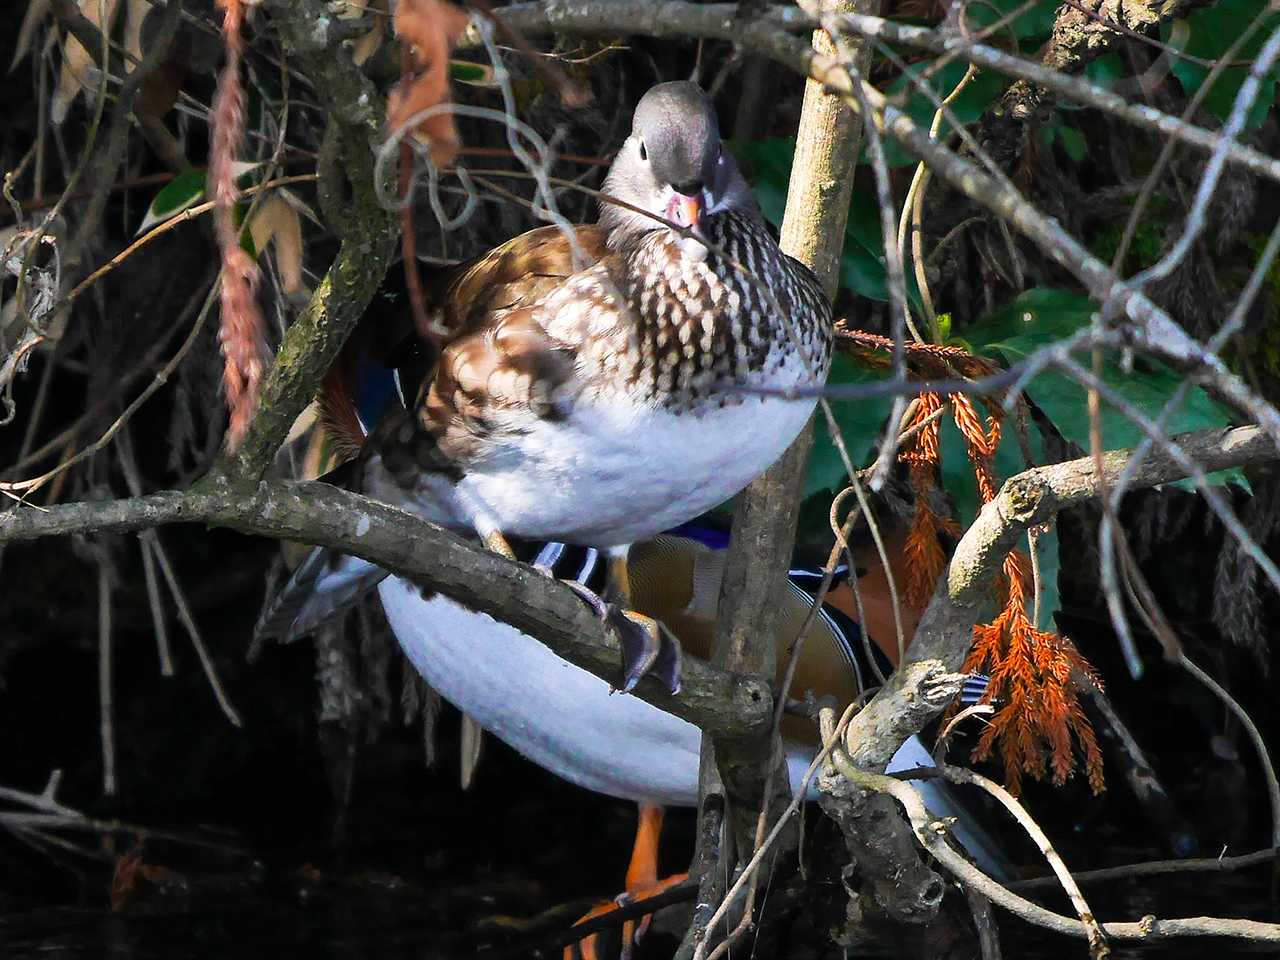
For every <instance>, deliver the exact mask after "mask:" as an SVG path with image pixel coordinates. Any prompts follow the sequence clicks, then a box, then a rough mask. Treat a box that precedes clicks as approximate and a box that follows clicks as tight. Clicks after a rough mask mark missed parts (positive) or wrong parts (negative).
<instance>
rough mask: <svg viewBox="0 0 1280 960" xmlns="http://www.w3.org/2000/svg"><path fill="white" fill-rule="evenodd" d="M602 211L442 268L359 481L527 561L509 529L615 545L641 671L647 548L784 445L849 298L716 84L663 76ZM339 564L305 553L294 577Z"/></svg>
mask: <svg viewBox="0 0 1280 960" xmlns="http://www.w3.org/2000/svg"><path fill="white" fill-rule="evenodd" d="M604 192H605V194H606V195H608V196H610V197H612V198H614V199H616V200H617V201H620V204H612V203H606V204H603V205H602V209H601V211H600V219H599V222H598V223H596V224H592V225H587V226H582V227H577V228H573V229H566V230H562V229H560V228H559V227H555V226H551V227H543V228H540V229H536V230H533V231H530V232H529V233H526V234H523V235H521V236H519V237H516V238H515V239H513V240H511V241H509V242H507V243H506V244H504V245H502V246H501V247H498V248H497V249H495V250H493V251H492V252H490V253H489V254H487V255H485V256H482V257H480V258H478V259H476V260H474V261H470V262H468V263H464V264H461V265H460V266H457V267H454V268H450V269H446V270H441V271H437V272H435V273H434V274H433V275H431V276H430V277H428V278H426V281H425V282H426V286H427V288H428V292H429V298H430V301H431V305H430V310H431V321H432V324H433V327H434V328H435V329H438V330H443V331H447V333H446V335H445V343H444V344H443V347H442V350H441V352H440V354H439V358H438V360H437V361H436V362H435V364H434V366H433V367H432V368H431V370H430V371H429V372H428V374H427V376H426V377H425V379H424V380H423V381H422V383H421V386H420V387H417V393H416V396H415V397H414V399H413V402H412V403H410V404H409V405H408V407H407V409H404V410H402V411H400V412H398V413H396V414H393V415H392V416H390V417H388V418H386V419H385V420H383V422H382V423H380V424H379V425H378V426H377V427H376V428H375V429H374V430H373V431H372V433H371V434H370V436H369V438H368V442H367V443H365V444H364V445H363V447H362V450H361V454H360V457H359V458H358V459H357V461H356V462H355V464H354V465H353V466H352V467H351V468H350V469H349V470H348V471H347V473H346V476H345V478H344V479H345V480H346V482H347V483H349V484H350V485H351V486H353V487H354V488H355V489H358V490H361V491H363V492H365V493H368V494H369V495H371V496H374V497H377V498H379V499H382V500H386V501H388V502H390V503H393V504H396V505H399V506H402V507H403V508H405V509H406V510H409V511H411V512H413V513H415V514H418V515H419V516H422V517H424V518H425V519H428V520H431V521H433V522H435V523H439V524H442V525H444V526H446V527H449V528H451V529H454V530H456V531H458V532H461V533H464V534H468V535H476V536H478V537H479V538H480V539H481V540H482V541H483V542H484V543H485V544H486V545H487V546H489V547H490V548H491V549H493V550H495V551H497V552H500V553H503V554H504V555H507V556H513V555H514V554H513V553H512V550H511V546H510V543H509V542H508V541H509V539H513V538H520V539H526V540H555V541H559V542H564V543H569V544H575V545H581V546H589V547H594V548H596V549H600V550H604V551H605V552H606V554H607V556H608V558H609V561H610V563H612V564H613V573H614V574H615V575H614V576H612V577H611V579H610V587H611V589H612V592H613V594H614V595H615V596H616V597H617V599H619V600H620V601H621V602H622V605H623V607H624V609H623V610H621V611H619V610H618V609H617V608H615V607H613V606H612V605H611V604H605V603H604V602H602V601H601V600H600V598H599V597H598V595H596V594H594V593H590V592H587V591H585V590H582V589H581V588H579V593H580V594H581V595H582V596H583V598H584V599H585V600H587V601H588V602H589V603H591V605H592V606H593V607H594V608H595V609H596V610H597V612H599V613H600V614H601V615H602V616H604V617H606V618H607V619H608V620H609V622H610V623H611V624H612V625H613V626H614V627H615V628H616V629H617V631H618V633H619V635H620V637H621V639H622V645H623V651H624V683H623V686H624V687H625V688H630V687H631V686H632V685H634V683H635V682H637V681H638V680H639V678H640V676H642V675H643V674H644V673H645V672H647V671H648V670H649V669H650V668H651V667H653V666H654V665H655V664H656V667H657V669H658V671H659V672H658V673H656V675H658V676H659V677H660V679H662V680H664V681H665V682H666V683H667V684H668V685H669V686H670V687H671V688H672V689H675V688H677V687H678V684H679V677H678V656H676V655H675V654H674V652H673V651H671V650H670V649H669V648H668V645H669V641H668V638H667V637H666V635H665V634H664V633H663V632H662V631H661V629H660V625H659V624H657V623H655V622H654V621H653V620H652V619H651V618H647V617H644V616H641V615H639V614H637V613H635V612H634V611H632V610H630V609H629V608H630V606H631V605H630V604H629V603H628V602H627V597H626V595H625V593H626V580H625V578H623V577H622V576H621V574H622V573H623V572H624V570H625V562H626V553H627V549H628V547H629V545H630V544H632V543H635V542H637V541H640V540H644V539H646V538H649V537H652V536H654V535H656V534H658V533H660V532H661V531H663V530H666V529H668V528H670V527H673V526H676V525H678V524H680V523H684V522H685V521H688V520H690V519H692V518H694V517H696V516H698V515H699V514H702V513H703V512H705V511H707V510H709V509H711V508H712V507H714V506H716V505H717V504H719V503H722V502H724V501H725V500H727V499H728V498H730V497H732V496H733V495H734V494H735V493H737V492H738V491H739V490H741V489H742V488H743V487H745V486H746V485H747V484H748V483H750V482H751V481H752V480H753V479H755V478H756V477H757V476H759V475H760V474H761V473H763V472H764V470H765V469H766V468H767V467H768V466H769V465H770V464H771V463H773V461H774V460H776V459H777V458H778V456H780V455H781V454H782V452H783V451H784V450H786V448H787V446H788V445H789V444H790V443H791V441H792V440H794V439H795V437H796V435H797V434H798V433H799V431H800V429H801V428H802V427H803V426H804V424H805V423H806V421H807V420H808V418H809V415H810V413H811V412H812V410H813V407H814V403H815V400H814V399H813V397H811V396H810V397H804V398H798V399H796V398H784V397H782V396H778V395H769V396H766V395H763V394H761V393H753V392H752V390H753V389H754V390H760V389H769V390H784V389H788V388H806V387H815V386H821V385H822V384H823V383H824V382H825V380H826V376H827V371H828V368H829V367H830V362H831V349H832V317H831V308H830V304H829V303H828V301H827V298H826V296H825V294H824V292H823V290H822V286H821V284H820V283H819V282H818V279H817V278H816V277H815V276H814V274H813V273H812V272H811V271H810V270H809V269H808V268H807V267H805V266H804V265H803V264H801V263H800V262H799V261H797V260H795V259H793V258H791V257H789V256H787V255H786V254H784V253H783V252H782V251H781V250H780V249H779V248H778V244H777V242H776V241H775V240H774V238H773V236H772V235H771V234H770V232H769V230H768V228H767V227H766V225H765V221H764V219H763V218H762V216H761V214H760V211H759V208H758V207H757V206H756V203H755V201H754V199H753V198H752V195H751V191H750V189H749V188H748V186H747V183H746V181H745V180H744V179H743V177H742V174H741V173H740V172H739V170H738V166H737V164H736V163H735V161H734V159H733V157H732V156H731V155H730V154H729V152H728V151H727V150H725V148H724V145H723V143H722V142H721V139H720V133H719V127H718V124H717V121H716V115H715V111H714V108H713V106H712V104H711V101H710V99H709V98H708V97H707V96H706V94H704V93H703V92H702V90H701V89H699V88H698V86H697V85H696V84H693V83H689V82H676V83H663V84H659V85H658V86H656V87H654V88H652V89H651V90H649V91H648V92H647V93H646V94H645V95H644V97H643V98H642V99H641V100H640V103H639V105H638V106H637V107H636V111H635V117H634V123H633V127H632V130H631V134H630V136H629V137H628V138H627V140H626V141H625V142H624V143H623V145H622V147H621V148H620V150H619V151H618V153H617V156H616V157H615V159H614V161H613V164H612V166H611V168H610V170H609V172H608V175H607V176H606V178H605V182H604ZM329 566H330V563H329V560H328V557H327V556H326V555H325V553H324V552H323V551H316V553H315V554H314V555H313V556H312V557H311V558H310V559H309V560H308V561H307V562H306V563H305V564H304V565H303V567H302V568H301V569H300V571H299V576H298V578H297V581H296V583H295V585H294V592H295V593H297V592H304V593H305V592H307V591H308V590H309V589H310V586H311V583H312V582H313V581H314V580H315V579H316V578H317V577H319V576H320V575H321V574H322V573H323V571H324V570H326V569H328V567H329Z"/></svg>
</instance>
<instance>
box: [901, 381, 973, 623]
mask: <svg viewBox="0 0 1280 960" xmlns="http://www.w3.org/2000/svg"><path fill="white" fill-rule="evenodd" d="M941 409H942V398H941V397H940V396H939V395H938V394H936V393H933V392H931V391H930V392H925V393H922V394H920V396H919V397H918V398H917V405H916V412H915V415H914V416H913V417H912V418H911V422H910V424H909V426H908V429H911V430H915V431H916V432H915V433H914V434H912V435H911V437H910V438H909V439H908V440H907V441H906V442H905V443H904V444H903V446H902V449H901V451H899V453H898V459H899V460H901V461H903V462H904V463H906V464H907V468H908V472H909V474H910V477H911V489H912V491H913V492H914V493H915V514H914V515H913V516H912V518H911V528H910V529H909V530H908V531H907V539H906V543H905V545H904V547H903V551H904V553H905V554H906V558H905V559H906V561H907V585H906V599H907V603H909V604H911V605H912V606H914V607H917V608H921V609H922V608H923V607H924V606H925V605H926V604H927V603H928V602H929V597H930V596H932V594H933V588H934V585H935V584H936V583H937V582H938V577H939V576H941V575H942V571H943V570H944V569H945V568H946V566H947V553H946V551H945V550H944V549H943V547H942V542H941V540H940V538H939V534H943V533H945V534H946V535H947V536H949V537H952V538H954V537H958V536H960V525H959V524H958V523H956V521H955V520H954V519H953V518H951V517H949V516H945V515H943V514H940V513H938V512H937V511H936V510H934V508H933V492H934V489H935V487H936V485H937V481H936V479H935V474H936V472H937V467H938V462H939V460H940V459H941V456H940V450H939V447H938V417H937V416H936V414H937V413H938V412H939V411H941Z"/></svg>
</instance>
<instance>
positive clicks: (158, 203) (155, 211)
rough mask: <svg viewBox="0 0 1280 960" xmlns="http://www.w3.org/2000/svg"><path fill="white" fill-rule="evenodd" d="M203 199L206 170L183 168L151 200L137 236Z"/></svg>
mask: <svg viewBox="0 0 1280 960" xmlns="http://www.w3.org/2000/svg"><path fill="white" fill-rule="evenodd" d="M202 199H204V171H203V170H196V169H195V168H194V167H192V168H189V169H187V170H183V171H182V172H181V173H180V174H178V175H177V176H176V177H174V178H173V179H172V180H170V181H169V182H168V183H166V184H165V185H164V186H163V187H162V188H161V189H160V192H159V193H157V194H156V196H155V199H154V200H152V201H151V206H149V207H147V215H146V216H145V217H143V218H142V225H141V226H140V227H138V233H137V234H135V236H137V235H139V234H143V233H146V232H147V231H148V230H150V229H151V228H152V227H154V226H155V225H156V224H159V223H163V222H164V221H166V220H168V219H169V218H170V217H174V216H177V215H178V214H179V213H181V212H182V211H183V210H186V209H187V208H189V207H194V206H195V205H196V204H197V203H199V202H200V201H201V200H202Z"/></svg>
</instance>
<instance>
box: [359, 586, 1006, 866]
mask: <svg viewBox="0 0 1280 960" xmlns="http://www.w3.org/2000/svg"><path fill="white" fill-rule="evenodd" d="M378 592H379V594H381V597H382V606H383V609H384V610H385V611H386V614H387V619H388V621H390V623H391V628H392V630H393V631H394V632H395V634H396V637H397V638H398V639H399V641H400V645H401V646H402V647H403V648H404V652H405V653H406V654H407V655H408V657H409V659H410V660H411V661H412V662H413V665H414V667H416V668H417V670H418V672H419V673H420V674H421V675H422V677H423V679H425V680H426V681H427V683H429V684H430V685H431V686H432V687H433V688H435V689H436V690H437V691H438V692H439V693H440V695H441V696H443V697H444V698H445V699H446V700H448V701H449V702H450V703H452V704H453V705H454V706H455V707H457V708H458V709H459V710H461V711H462V712H464V713H466V714H467V715H469V716H470V717H471V718H472V719H473V720H475V721H476V722H477V723H478V724H480V726H481V727H483V728H484V729H485V730H487V731H489V732H490V733H492V734H493V735H494V736H496V737H498V738H499V739H501V740H503V741H504V742H505V743H507V744H508V745H509V746H511V747H512V748H514V749H515V750H516V751H517V752H519V753H521V754H522V755H524V756H525V757H526V758H528V759H529V760H532V761H533V762H534V763H536V764H538V766H540V767H543V768H544V769H547V770H550V771H552V772H553V773H555V774H558V775H559V776H561V777H564V778H565V779H566V780H568V781H570V782H572V783H575V784H577V785H578V786H581V787H585V788H586V789H588V790H593V791H595V792H597V793H603V794H607V795H609V796H613V797H618V798H620V799H623V800H631V801H634V802H642V801H644V802H651V803H659V804H663V805H665V806H694V805H696V804H697V802H698V755H699V748H700V745H701V742H702V735H701V731H699V730H698V728H697V727H695V726H693V725H692V724H690V723H687V722H686V721H684V720H681V719H680V718H678V717H674V716H672V715H671V714H669V713H666V712H664V711H662V710H659V709H658V708H657V707H654V706H651V705H650V704H648V703H646V702H645V701H643V700H641V699H639V698H638V697H633V696H630V695H628V694H622V693H610V692H609V685H608V684H607V683H605V682H604V681H603V680H601V679H600V678H599V677H597V676H595V675H594V674H592V673H588V672H587V671H585V670H582V669H579V668H578V667H575V666H573V665H572V664H570V663H569V662H567V661H565V660H562V659H561V658H560V657H558V656H556V655H555V654H554V653H552V652H551V650H550V649H549V648H548V647H547V646H545V645H544V644H542V643H539V642H538V641H537V640H535V639H533V638H532V637H530V636H529V635H527V634H525V633H521V632H520V631H519V630H516V629H515V628H514V627H511V626H508V625H507V624H505V623H501V622H499V621H497V620H494V619H493V618H492V617H490V616H489V615H488V614H483V613H475V612H472V611H469V610H467V609H466V608H465V607H462V606H461V605H459V604H457V603H455V602H454V601H452V600H450V599H448V598H447V597H444V596H440V595H437V596H435V597H432V598H431V599H430V600H424V599H423V598H422V595H421V593H420V592H419V591H418V589H417V588H416V587H414V586H413V585H412V584H409V583H406V582H405V581H403V580H401V579H399V578H398V577H388V578H387V579H386V580H384V581H382V583H381V584H380V585H379V587H378ZM812 759H813V752H812V751H811V750H806V749H804V748H802V747H799V746H798V745H794V744H793V745H789V746H788V750H787V768H788V770H789V772H790V774H791V788H792V790H793V791H794V790H796V789H798V788H799V786H800V783H801V782H802V780H803V776H804V772H805V770H806V769H807V767H808V766H809V763H810V761H811V760H812ZM932 764H933V761H932V758H931V757H930V756H929V753H928V751H927V750H925V748H924V746H923V744H921V742H920V740H919V739H918V738H916V737H911V738H910V739H909V740H907V742H906V743H905V744H903V746H902V748H901V749H900V750H899V751H898V752H897V753H896V754H895V755H894V757H893V759H892V760H891V761H890V762H889V767H888V769H889V772H891V773H892V772H895V771H899V770H910V769H913V768H915V767H921V766H932ZM815 782H816V778H815ZM912 782H913V783H914V784H915V785H916V787H917V788H918V789H919V790H920V792H921V793H922V794H923V796H924V800H925V802H926V804H927V805H928V807H929V809H930V810H931V811H932V812H933V813H934V814H935V815H936V816H941V817H956V818H957V819H958V823H957V824H956V826H955V827H954V830H955V833H956V835H957V836H958V837H959V839H960V841H961V842H962V843H963V844H964V845H965V847H966V848H968V850H969V852H970V853H971V854H972V855H973V856H974V857H975V858H976V859H977V861H978V863H979V864H980V865H982V866H983V867H984V868H985V869H986V870H987V871H988V872H990V873H993V874H994V875H996V876H1001V875H1003V874H1004V872H1005V871H1004V869H1003V865H1002V858H1001V857H1000V855H999V853H998V849H997V848H996V846H995V845H994V844H993V843H992V842H991V841H990V840H989V839H988V838H987V837H986V836H985V834H984V833H983V832H982V831H981V830H980V829H979V828H978V827H977V826H976V825H975V824H973V823H972V822H971V821H970V818H969V817H968V816H967V814H966V813H965V811H964V810H963V808H960V807H958V806H957V805H956V804H955V802H954V800H953V799H952V797H951V796H950V794H948V793H947V792H946V791H945V790H944V789H940V788H939V786H938V785H937V783H936V782H934V781H930V780H925V781H912ZM815 790H816V786H815V784H814V783H811V785H810V796H811V798H812V797H813V796H814V795H815Z"/></svg>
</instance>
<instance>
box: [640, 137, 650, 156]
mask: <svg viewBox="0 0 1280 960" xmlns="http://www.w3.org/2000/svg"><path fill="white" fill-rule="evenodd" d="M640 159H641V160H648V159H649V151H648V150H646V149H645V148H644V141H643V140H641V141H640Z"/></svg>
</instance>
